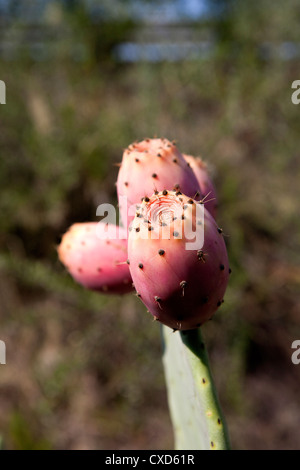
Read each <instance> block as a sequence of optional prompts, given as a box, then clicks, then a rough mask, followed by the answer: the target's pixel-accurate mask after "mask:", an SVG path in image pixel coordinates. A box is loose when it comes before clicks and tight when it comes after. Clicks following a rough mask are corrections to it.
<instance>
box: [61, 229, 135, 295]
mask: <svg viewBox="0 0 300 470" xmlns="http://www.w3.org/2000/svg"><path fill="white" fill-rule="evenodd" d="M105 237H106V238H105ZM121 237H122V238H121ZM58 255H59V258H60V261H61V262H62V263H63V264H64V265H65V266H66V268H67V269H68V271H69V272H70V274H71V276H72V277H73V278H74V279H75V281H77V282H78V283H79V284H82V285H83V286H85V287H87V288H88V289H92V290H97V291H102V292H105V293H112V294H125V293H127V292H130V291H131V290H132V289H133V288H132V279H131V275H130V272H129V268H128V264H127V233H126V231H125V230H124V229H123V228H122V227H116V226H114V225H110V224H105V223H101V222H87V223H77V224H74V225H72V226H71V227H70V229H69V230H68V231H67V232H66V233H65V234H64V235H63V237H62V241H61V243H60V245H59V247H58Z"/></svg>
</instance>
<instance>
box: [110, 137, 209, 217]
mask: <svg viewBox="0 0 300 470" xmlns="http://www.w3.org/2000/svg"><path fill="white" fill-rule="evenodd" d="M175 187H176V188H178V189H179V188H180V191H182V192H183V193H184V194H186V195H187V196H189V197H193V198H196V199H197V198H198V197H201V196H202V195H201V190H200V187H199V183H198V181H197V179H196V176H195V175H194V172H193V170H192V169H191V168H190V166H189V164H187V162H186V161H185V159H184V158H183V156H182V154H181V153H180V152H179V150H178V149H177V147H176V145H175V144H174V143H171V142H170V141H169V140H167V139H145V140H143V141H142V142H138V143H134V144H132V145H130V146H129V147H128V148H127V149H126V150H125V151H124V153H123V159H122V163H121V167H120V170H119V174H118V180H117V192H118V199H119V209H120V215H121V220H122V222H123V224H124V225H125V226H127V223H128V224H129V223H130V222H131V221H132V220H133V218H134V214H135V210H133V213H132V214H130V213H128V210H129V207H131V206H133V205H136V204H139V203H140V201H141V199H142V198H143V197H145V196H147V197H150V196H151V195H152V194H153V193H154V192H155V190H157V191H162V190H163V189H170V190H172V189H174V188H175ZM133 209H135V207H133Z"/></svg>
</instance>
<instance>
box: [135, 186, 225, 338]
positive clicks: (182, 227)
mask: <svg viewBox="0 0 300 470" xmlns="http://www.w3.org/2000/svg"><path fill="white" fill-rule="evenodd" d="M199 208H201V209H202V212H201V211H200V213H201V214H202V216H200V217H199ZM191 227H192V230H193V232H194V233H196V234H198V235H200V237H199V239H200V240H201V235H203V236H204V238H203V240H204V241H203V244H202V243H201V244H200V245H199V244H198V246H196V247H194V248H193V249H191V248H190V245H189V241H190V240H191V231H190V230H191V229H190V228H191ZM128 258H129V262H130V266H129V268H130V272H131V276H132V279H133V282H134V285H135V288H136V290H137V295H138V296H139V297H140V298H141V300H142V301H143V302H144V304H145V305H146V307H147V308H148V310H149V311H150V313H152V315H153V316H154V317H155V319H156V320H159V321H161V322H162V323H163V324H165V325H167V326H169V327H171V328H174V329H180V330H189V329H194V328H197V327H199V326H200V325H201V324H202V323H204V322H205V321H207V320H209V319H210V318H211V317H212V316H213V314H214V313H215V312H216V310H217V309H218V308H219V307H220V306H221V304H222V303H223V297H224V294H225V290H226V286H227V283H228V278H229V273H230V269H229V265H228V257H227V251H226V246H225V242H224V238H223V235H222V230H221V229H220V228H219V227H218V226H217V224H216V222H215V220H214V218H213V217H212V216H211V215H210V213H209V212H208V210H207V209H205V208H204V204H201V202H196V201H195V200H193V199H191V198H189V197H187V196H185V195H183V194H181V192H180V191H177V192H175V191H166V190H165V191H163V192H160V193H158V194H156V195H153V196H152V197H151V198H147V199H146V200H145V199H144V201H143V203H142V204H141V207H140V209H139V211H138V212H137V214H136V216H135V219H134V221H133V223H132V224H131V227H130V232H129V237H128Z"/></svg>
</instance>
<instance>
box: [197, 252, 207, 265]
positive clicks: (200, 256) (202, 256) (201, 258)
mask: <svg viewBox="0 0 300 470" xmlns="http://www.w3.org/2000/svg"><path fill="white" fill-rule="evenodd" d="M197 256H198V259H199V260H200V261H203V263H205V256H204V252H203V251H202V250H198V251H197Z"/></svg>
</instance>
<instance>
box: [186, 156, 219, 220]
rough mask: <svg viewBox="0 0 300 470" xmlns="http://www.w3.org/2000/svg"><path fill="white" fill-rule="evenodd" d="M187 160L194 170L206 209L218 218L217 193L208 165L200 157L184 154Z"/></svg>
mask: <svg viewBox="0 0 300 470" xmlns="http://www.w3.org/2000/svg"><path fill="white" fill-rule="evenodd" d="M183 156H184V158H185V160H186V161H187V162H188V163H189V165H190V167H191V168H192V170H193V172H194V174H195V176H196V178H197V180H198V183H199V186H200V190H201V192H202V195H203V199H204V203H205V208H206V209H207V210H208V211H209V212H210V213H211V215H212V216H213V217H214V218H216V215H217V192H216V188H215V186H214V184H213V182H212V179H211V177H210V174H209V170H208V168H207V164H206V163H205V162H204V161H203V160H202V158H200V157H193V156H192V155H186V154H183Z"/></svg>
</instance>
